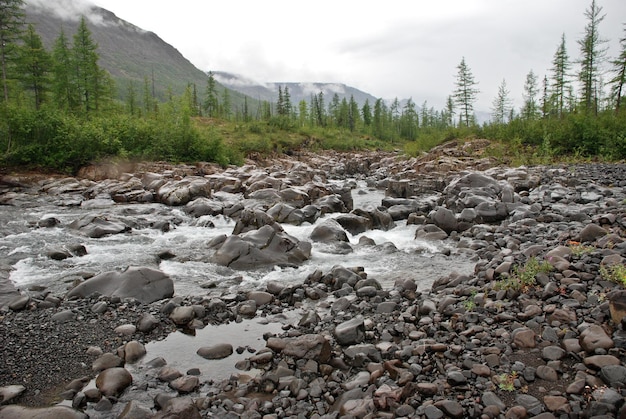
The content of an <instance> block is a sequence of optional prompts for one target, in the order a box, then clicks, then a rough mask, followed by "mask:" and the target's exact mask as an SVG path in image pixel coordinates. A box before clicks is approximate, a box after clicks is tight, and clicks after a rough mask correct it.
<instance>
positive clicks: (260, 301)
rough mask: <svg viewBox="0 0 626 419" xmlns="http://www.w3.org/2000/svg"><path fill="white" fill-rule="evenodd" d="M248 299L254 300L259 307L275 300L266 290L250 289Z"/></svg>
mask: <svg viewBox="0 0 626 419" xmlns="http://www.w3.org/2000/svg"><path fill="white" fill-rule="evenodd" d="M248 300H252V301H254V302H255V303H256V305H257V307H262V306H264V305H266V304H269V303H271V302H272V301H273V300H274V296H273V295H272V294H270V293H269V292H265V291H250V292H249V293H248Z"/></svg>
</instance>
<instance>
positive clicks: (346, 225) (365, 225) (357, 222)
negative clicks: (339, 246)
mask: <svg viewBox="0 0 626 419" xmlns="http://www.w3.org/2000/svg"><path fill="white" fill-rule="evenodd" d="M335 221H337V223H339V225H340V226H341V227H342V228H343V229H344V230H345V231H347V232H348V233H350V234H352V235H353V236H356V235H357V234H359V233H364V232H365V231H367V230H370V229H371V228H372V220H370V219H369V218H367V217H361V216H359V215H356V214H342V215H340V216H338V217H336V218H335ZM318 233H319V232H318ZM316 241H317V240H316Z"/></svg>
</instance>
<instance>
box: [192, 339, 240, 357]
mask: <svg viewBox="0 0 626 419" xmlns="http://www.w3.org/2000/svg"><path fill="white" fill-rule="evenodd" d="M196 353H197V354H198V355H200V356H201V357H203V358H206V359H223V358H226V357H229V356H230V355H232V353H233V345H231V344H229V343H219V344H216V345H212V346H203V347H201V348H200V349H198V350H197V351H196Z"/></svg>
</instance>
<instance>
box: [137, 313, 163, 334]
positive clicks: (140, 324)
mask: <svg viewBox="0 0 626 419" xmlns="http://www.w3.org/2000/svg"><path fill="white" fill-rule="evenodd" d="M159 323H160V322H159V319H157V318H156V317H155V316H154V315H153V314H151V313H143V314H142V315H141V317H139V320H137V330H139V331H140V332H142V333H148V332H151V331H152V330H154V329H155V328H156V327H157V326H158V325H159Z"/></svg>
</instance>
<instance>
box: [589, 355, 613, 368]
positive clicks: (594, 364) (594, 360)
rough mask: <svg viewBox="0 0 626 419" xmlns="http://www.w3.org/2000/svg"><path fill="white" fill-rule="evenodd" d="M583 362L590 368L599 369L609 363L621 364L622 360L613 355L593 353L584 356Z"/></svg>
mask: <svg viewBox="0 0 626 419" xmlns="http://www.w3.org/2000/svg"><path fill="white" fill-rule="evenodd" d="M583 363H584V364H585V365H586V366H587V367H589V368H593V369H594V370H599V369H601V368H602V367H605V366H607V365H620V360H619V358H616V357H614V356H613V355H592V356H587V357H585V358H583Z"/></svg>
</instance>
